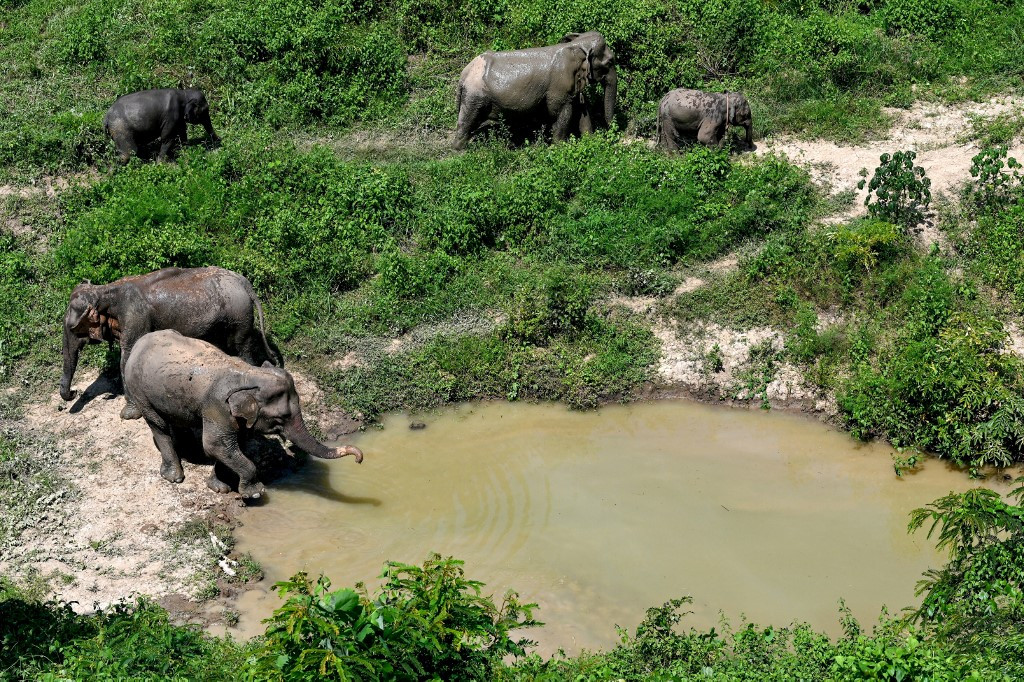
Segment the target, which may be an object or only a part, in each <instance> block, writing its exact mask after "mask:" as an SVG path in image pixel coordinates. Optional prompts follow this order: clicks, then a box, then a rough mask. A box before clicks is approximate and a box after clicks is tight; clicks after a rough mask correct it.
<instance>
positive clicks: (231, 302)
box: [60, 267, 283, 419]
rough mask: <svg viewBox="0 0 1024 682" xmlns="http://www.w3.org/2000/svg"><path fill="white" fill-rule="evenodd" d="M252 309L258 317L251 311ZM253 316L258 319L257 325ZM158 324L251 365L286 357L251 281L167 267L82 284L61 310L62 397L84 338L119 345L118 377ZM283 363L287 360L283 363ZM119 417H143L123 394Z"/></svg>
mask: <svg viewBox="0 0 1024 682" xmlns="http://www.w3.org/2000/svg"><path fill="white" fill-rule="evenodd" d="M254 310H255V315H254ZM254 317H255V318H257V319H258V320H259V328H258V329H257V328H256V325H255V321H254ZM157 329H175V330H177V331H179V332H181V333H182V334H185V335H187V336H192V337H195V338H200V339H205V340H206V341H209V342H211V343H213V344H215V345H217V346H219V347H220V348H222V349H223V350H225V351H226V352H228V353H230V354H232V355H239V356H241V357H242V358H243V359H244V360H245V361H246V362H248V363H249V364H253V365H258V364H260V363H262V362H264V361H266V360H270V359H274V360H277V361H278V362H281V358H280V356H279V355H275V354H274V353H273V352H272V351H271V350H270V346H269V344H268V343H267V337H266V334H265V332H264V328H263V307H262V306H261V305H260V301H259V298H257V296H256V291H255V290H254V289H253V288H252V284H251V283H250V282H249V280H248V279H246V278H245V277H243V276H242V275H240V274H238V273H237V272H232V271H230V270H225V269H223V268H217V267H209V268H164V269H162V270H156V271H154V272H150V273H147V274H144V275H134V276H132V277H124V278H122V279H119V280H117V281H116V282H111V283H110V284H89V283H84V284H79V285H78V286H77V287H75V289H74V291H72V292H71V298H70V300H69V301H68V309H67V312H66V313H65V315H64V343H63V350H64V373H63V375H62V376H61V380H60V397H61V398H63V399H64V400H71V399H72V398H73V397H74V395H75V393H74V391H72V390H71V380H72V379H73V378H74V375H75V369H76V368H77V366H78V356H79V354H80V353H81V351H82V348H83V347H84V346H85V344H86V343H100V342H102V341H107V342H108V343H110V344H113V343H114V342H119V343H120V344H121V376H122V377H123V376H124V368H125V365H126V364H127V362H128V359H129V357H130V356H131V353H132V349H133V347H134V346H135V343H136V342H137V341H138V340H139V339H140V338H142V336H143V334H146V333H147V332H151V331H155V330H157ZM281 364H283V363H281ZM125 398H126V403H125V406H124V409H123V410H121V418H122V419H138V418H139V417H141V416H142V414H141V413H140V412H139V411H138V409H137V408H136V407H135V406H134V405H133V403H132V397H131V394H130V393H127V392H126V393H125Z"/></svg>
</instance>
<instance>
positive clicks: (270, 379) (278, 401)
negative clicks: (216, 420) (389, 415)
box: [227, 362, 363, 462]
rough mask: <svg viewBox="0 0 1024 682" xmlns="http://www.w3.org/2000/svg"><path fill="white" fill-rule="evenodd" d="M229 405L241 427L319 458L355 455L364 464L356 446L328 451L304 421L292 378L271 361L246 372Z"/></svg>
mask: <svg viewBox="0 0 1024 682" xmlns="http://www.w3.org/2000/svg"><path fill="white" fill-rule="evenodd" d="M227 403H228V408H229V409H230V411H231V416H232V417H234V418H235V419H237V420H238V422H239V427H242V426H243V425H244V427H245V428H246V429H252V430H254V431H256V432H258V433H272V434H277V435H281V436H284V437H285V438H287V439H288V440H290V441H291V442H292V443H294V444H295V446H296V447H298V448H299V449H300V450H302V451H303V452H307V453H309V454H311V455H313V456H314V457H319V458H320V459H337V458H339V457H344V456H346V455H352V456H354V457H355V460H356V462H362V461H363V453H362V452H361V451H360V450H359V448H357V447H354V446H351V445H346V446H343V447H340V448H329V447H327V446H326V445H324V444H323V443H321V442H320V441H318V440H317V439H316V438H314V437H313V435H312V434H311V433H310V432H309V430H308V429H307V428H306V423H305V421H304V420H303V418H302V411H301V409H300V408H299V394H298V393H297V392H296V390H295V381H294V380H293V379H292V375H291V374H289V373H288V372H287V371H285V370H283V369H281V368H279V367H275V366H274V365H272V364H270V363H269V362H264V363H263V366H262V367H254V368H253V369H252V370H251V371H249V372H246V373H245V375H244V376H243V377H242V378H240V380H239V385H238V386H236V387H234V388H233V389H232V390H231V391H230V392H229V393H228V398H227Z"/></svg>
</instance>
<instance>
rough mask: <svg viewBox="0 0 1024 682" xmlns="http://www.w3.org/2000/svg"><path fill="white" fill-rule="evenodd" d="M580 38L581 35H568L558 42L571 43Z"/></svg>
mask: <svg viewBox="0 0 1024 682" xmlns="http://www.w3.org/2000/svg"><path fill="white" fill-rule="evenodd" d="M579 37H580V34H579V33H566V34H565V35H564V36H562V39H561V40H559V41H558V42H560V43H571V42H572V41H574V40H576V39H577V38H579Z"/></svg>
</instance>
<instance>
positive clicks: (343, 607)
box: [255, 555, 538, 680]
mask: <svg viewBox="0 0 1024 682" xmlns="http://www.w3.org/2000/svg"><path fill="white" fill-rule="evenodd" d="M462 564H463V562H461V561H457V560H455V559H451V558H448V559H442V558H441V557H440V556H438V555H433V556H432V557H430V558H428V559H427V560H426V561H425V562H424V564H423V566H422V568H421V567H418V566H411V565H406V564H400V563H396V562H389V563H388V564H386V566H385V569H384V573H383V574H382V575H381V577H382V578H385V579H386V580H385V582H384V585H383V586H382V587H381V589H380V591H379V592H378V593H377V594H376V595H375V596H374V597H372V598H371V597H369V596H368V595H366V594H365V593H363V594H360V593H358V592H356V591H355V590H352V589H341V590H334V591H331V590H330V585H331V583H330V581H329V580H328V579H326V578H324V577H323V576H321V577H320V578H319V579H318V580H317V582H316V583H315V584H314V583H312V582H311V581H310V580H309V579H308V578H307V577H306V574H305V573H299V574H297V575H295V576H293V577H292V579H291V580H288V581H285V582H280V583H277V584H276V585H275V587H276V588H277V590H278V593H279V594H280V596H281V597H283V598H286V601H285V603H284V605H282V606H281V607H280V608H279V609H277V610H276V611H274V614H273V616H271V617H270V619H269V620H268V626H267V633H266V636H265V638H264V641H263V645H262V647H261V649H260V651H258V652H257V654H256V658H255V667H256V671H257V672H256V673H255V677H256V678H258V679H264V678H266V677H274V678H277V677H278V676H280V678H281V679H286V680H304V679H309V678H310V677H317V678H320V679H339V680H348V679H353V677H354V678H355V679H366V680H421V679H445V680H479V679H487V678H489V677H490V676H491V671H492V670H493V669H494V668H496V667H500V666H501V665H502V659H503V658H504V657H505V656H522V655H524V654H525V653H526V650H525V647H526V646H528V645H529V644H531V642H530V641H529V640H527V639H525V638H520V639H513V638H512V637H511V636H510V630H513V629H519V628H525V627H530V626H533V625H538V623H537V622H536V621H534V620H533V618H532V616H531V612H532V609H533V608H535V607H536V605H535V604H524V603H522V602H520V601H519V599H518V596H517V595H516V594H515V593H514V592H509V593H508V594H506V595H505V598H504V600H503V601H502V603H501V605H500V606H497V605H495V604H494V602H493V601H492V600H491V598H490V597H483V596H481V595H480V588H481V587H483V584H482V583H480V582H478V581H475V580H468V579H466V578H465V577H464V573H463V570H462Z"/></svg>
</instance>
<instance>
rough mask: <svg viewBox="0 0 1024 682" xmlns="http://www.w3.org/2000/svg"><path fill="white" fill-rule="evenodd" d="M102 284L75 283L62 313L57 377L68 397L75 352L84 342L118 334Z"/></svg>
mask: <svg viewBox="0 0 1024 682" xmlns="http://www.w3.org/2000/svg"><path fill="white" fill-rule="evenodd" d="M104 294H105V287H104V286H97V285H94V284H89V283H88V282H86V283H83V284H79V285H78V286H77V287H75V288H74V290H73V291H72V292H71V298H70V300H69V301H68V309H67V312H66V313H64V340H63V354H64V373H63V374H62V375H61V379H60V397H61V398H63V399H64V400H71V399H72V398H73V397H74V396H75V394H74V391H72V390H71V380H72V379H73V378H74V376H75V369H76V368H77V367H78V356H79V354H80V353H81V352H82V347H83V346H85V344H87V343H100V342H102V341H115V340H117V339H118V337H119V336H120V327H119V325H118V321H117V319H116V318H114V317H111V316H110V315H109V314H108V311H107V305H106V301H105V296H104Z"/></svg>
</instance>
